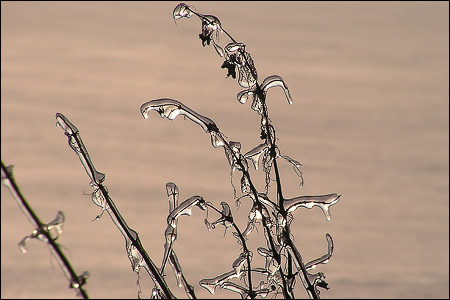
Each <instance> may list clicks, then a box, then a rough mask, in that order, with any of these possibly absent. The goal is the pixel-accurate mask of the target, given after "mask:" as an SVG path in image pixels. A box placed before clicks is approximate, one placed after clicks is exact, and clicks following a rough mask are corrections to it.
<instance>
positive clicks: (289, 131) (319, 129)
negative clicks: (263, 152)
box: [1, 2, 449, 298]
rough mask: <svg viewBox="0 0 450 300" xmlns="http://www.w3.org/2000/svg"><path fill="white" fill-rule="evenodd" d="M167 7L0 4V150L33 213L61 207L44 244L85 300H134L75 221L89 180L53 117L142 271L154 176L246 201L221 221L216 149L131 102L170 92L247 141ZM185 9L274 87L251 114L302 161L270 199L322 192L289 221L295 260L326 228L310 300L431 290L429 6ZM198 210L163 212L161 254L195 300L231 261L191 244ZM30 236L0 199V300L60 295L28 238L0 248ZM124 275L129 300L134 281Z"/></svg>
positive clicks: (438, 79)
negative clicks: (120, 220) (336, 198)
mask: <svg viewBox="0 0 450 300" xmlns="http://www.w3.org/2000/svg"><path fill="white" fill-rule="evenodd" d="M176 4H177V2H89V3H86V2H79V3H78V2H76V3H75V2H2V3H1V158H2V160H3V161H4V163H6V164H13V165H14V166H15V168H14V175H15V177H16V179H17V182H18V184H19V186H20V187H21V189H22V192H23V194H24V195H25V197H26V198H27V199H28V201H29V203H30V204H31V206H32V207H33V208H34V209H35V212H36V213H37V214H38V215H39V216H40V217H41V219H42V220H43V221H47V222H49V221H51V220H53V218H54V217H55V216H56V213H57V211H58V210H62V211H64V213H65V216H66V223H65V226H64V233H63V234H62V236H61V237H60V239H59V240H58V242H59V243H60V244H61V245H63V246H64V248H63V251H64V252H65V253H66V254H67V256H68V258H69V259H70V261H71V262H72V264H73V266H74V268H75V270H76V271H77V272H78V273H80V274H81V273H82V272H83V271H85V270H88V271H89V272H90V278H89V279H88V284H87V285H86V286H85V288H86V290H87V291H88V293H89V296H90V297H92V298H135V297H136V296H137V287H136V279H137V278H136V275H135V273H133V272H132V270H131V267H130V263H129V261H128V258H127V256H126V254H125V249H124V246H125V243H124V240H123V238H122V237H121V235H120V233H119V231H118V230H117V229H116V228H115V227H114V226H113V225H112V223H111V220H110V219H109V217H108V216H107V215H106V214H105V215H104V216H103V218H102V219H101V220H100V221H98V222H92V220H93V219H94V218H95V216H97V215H98V214H99V213H100V209H99V208H98V207H96V206H95V205H94V204H93V203H92V202H91V200H90V197H89V196H85V195H84V194H88V193H90V192H91V191H92V189H91V188H90V187H89V179H88V177H87V175H86V173H85V171H84V169H83V167H82V166H81V164H80V162H79V159H78V158H77V156H76V155H75V154H74V152H73V151H72V150H71V149H70V148H69V147H68V145H67V138H66V137H65V136H64V134H63V131H62V130H61V129H60V128H57V127H55V113H56V112H61V113H63V114H65V115H66V116H67V117H68V118H69V119H70V120H71V121H72V122H73V123H74V124H75V125H76V126H77V127H78V129H79V130H80V132H81V136H82V138H83V140H84V143H85V145H86V147H87V148H88V150H89V152H90V154H91V158H92V159H93V162H94V164H95V166H96V167H97V169H98V170H99V171H101V172H104V173H105V174H106V181H105V184H106V185H107V187H108V188H109V191H110V194H111V197H112V198H113V199H114V200H115V202H116V205H117V206H118V208H119V209H120V211H121V213H122V215H123V216H124V218H125V219H126V220H127V222H128V224H129V225H130V226H131V227H132V228H134V229H136V230H137V231H138V232H139V234H140V237H141V240H142V242H143V244H144V246H145V248H146V249H147V251H148V252H149V254H150V256H151V257H152V258H153V259H154V260H155V262H156V263H157V264H158V265H159V263H160V261H161V257H162V253H163V243H164V230H165V224H166V216H167V206H168V205H167V200H166V195H165V184H166V182H168V181H173V182H175V183H176V184H177V185H178V187H179V188H180V192H181V195H180V197H181V198H180V200H184V199H186V198H188V197H190V196H192V195H197V194H199V195H202V196H203V197H204V198H205V199H207V200H209V201H212V202H213V203H215V204H216V205H217V206H219V204H220V202H221V201H227V202H228V203H229V204H230V206H231V207H232V209H233V212H234V213H235V214H236V216H241V217H242V218H244V220H242V219H241V223H242V224H244V222H245V218H246V214H245V212H246V210H248V209H249V205H248V203H246V202H245V201H244V202H243V204H242V206H241V209H240V210H239V211H238V212H236V207H235V206H234V200H233V192H232V188H231V186H230V179H229V167H228V163H227V161H226V159H225V156H224V153H223V151H222V149H214V148H213V147H211V145H210V140H209V136H208V135H207V134H205V133H204V132H203V130H201V128H199V127H198V126H196V125H195V124H193V123H191V122H189V121H184V120H183V119H182V118H178V119H176V120H175V121H172V122H171V121H168V120H167V119H164V120H163V119H161V118H159V116H158V115H157V114H151V117H150V119H149V120H144V119H143V118H142V117H141V115H140V112H139V107H140V105H141V104H143V103H144V102H146V101H148V100H151V99H156V98H161V97H170V98H174V99H178V100H180V101H182V102H184V103H185V104H186V105H188V106H190V107H191V108H193V109H195V110H197V111H198V112H199V113H201V114H203V115H206V116H208V117H209V118H211V119H213V120H214V121H215V122H216V124H217V125H218V126H219V128H220V129H221V131H222V132H223V133H225V134H226V135H227V136H228V137H229V139H230V140H237V141H240V142H241V143H242V147H243V151H248V150H250V149H251V147H253V146H255V145H257V143H258V142H259V125H258V123H259V118H258V117H257V115H256V114H255V113H254V112H253V111H252V110H251V109H250V107H249V106H250V104H249V103H247V104H245V105H241V104H239V103H238V102H237V101H236V94H237V93H238V92H239V91H240V90H241V89H240V88H239V86H238V85H237V83H236V81H234V80H232V79H230V78H225V77H226V71H225V70H222V69H220V66H221V64H222V59H221V58H220V57H218V56H217V55H216V53H215V51H214V49H213V48H211V47H205V48H203V47H202V46H201V41H200V40H199V39H198V34H199V33H200V27H201V25H200V21H199V20H198V19H196V18H191V19H182V20H179V21H178V22H177V25H175V23H174V21H173V20H172V9H173V8H174V7H175V6H176ZM189 4H192V5H194V6H195V7H196V8H197V10H198V11H199V12H202V13H206V14H213V15H216V16H217V17H219V18H220V20H221V22H222V25H223V27H224V28H225V29H226V30H227V31H228V32H229V33H231V34H232V35H233V37H234V38H235V39H236V40H238V41H241V42H244V43H246V44H247V50H248V51H249V52H250V53H251V54H252V57H253V59H254V61H255V63H256V68H257V69H258V74H259V76H260V78H261V79H263V78H264V77H266V76H269V75H272V74H277V75H280V76H282V77H283V78H284V80H285V81H286V83H287V85H288V87H289V89H290V92H291V95H292V97H293V102H294V103H293V105H292V106H289V105H288V104H287V101H286V99H285V98H284V94H283V92H282V90H281V89H272V90H270V91H269V93H268V105H269V112H270V117H271V119H272V121H273V122H274V124H275V126H276V129H277V136H278V138H279V146H280V149H281V150H282V153H283V154H285V155H289V156H290V157H293V158H295V159H297V160H299V161H300V162H301V163H302V164H303V167H302V168H303V169H302V170H303V172H304V178H305V186H304V188H303V190H299V189H298V178H297V177H296V175H295V173H294V172H293V171H292V169H291V168H290V167H289V166H287V165H284V167H283V168H282V174H281V176H282V179H283V189H284V192H285V195H286V196H289V197H293V196H297V195H317V194H326V193H333V192H336V193H339V194H341V195H342V197H341V200H340V202H339V203H338V204H337V205H335V206H332V207H331V214H332V218H331V222H327V221H326V220H325V218H324V216H323V214H322V212H321V211H320V210H319V209H318V208H314V209H312V210H305V209H298V210H297V211H295V213H294V216H295V220H294V222H293V226H292V230H293V234H294V236H295V241H296V243H297V245H298V247H299V248H300V250H301V251H302V254H303V256H304V259H305V260H311V259H313V258H316V257H318V256H320V255H322V254H323V253H325V252H326V240H325V233H326V232H329V233H330V234H331V235H332V236H333V239H334V242H335V254H334V256H333V258H332V259H331V260H330V262H329V263H328V264H327V265H324V266H320V267H318V269H317V270H319V271H323V272H324V273H325V275H326V276H327V277H326V279H327V281H328V283H329V285H330V288H331V289H330V290H328V291H323V292H322V293H321V297H322V298H448V297H449V267H448V266H449V85H448V82H449V6H448V2H402V3H398V2H380V3H377V2H369V3H360V2H345V3H339V2H338V3H329V2H321V3H310V2H306V3H301V2H288V3H284V2H193V3H189ZM220 42H221V44H222V45H224V44H226V43H227V42H228V39H227V37H226V36H225V35H221V39H220ZM255 178H259V177H255ZM260 179H261V178H260ZM247 202H248V200H247ZM203 218H204V214H203V212H201V211H200V210H198V209H194V211H193V216H191V217H183V218H181V219H180V223H179V226H180V228H179V232H178V233H179V239H178V241H177V243H176V244H175V250H176V252H177V254H178V257H179V259H180V262H181V264H182V266H183V269H184V271H185V274H186V277H187V279H188V281H189V282H190V283H191V284H194V285H195V287H196V292H197V296H198V297H200V298H202V297H212V295H210V294H209V293H208V292H207V291H206V290H204V289H203V288H201V287H199V286H198V281H199V280H200V279H202V278H212V277H214V276H216V275H217V274H219V273H221V272H226V271H229V270H230V269H231V263H232V262H233V260H234V259H235V258H236V257H237V255H238V254H239V245H237V244H236V242H235V240H234V238H233V236H232V235H231V232H228V233H227V235H226V237H225V238H223V237H222V236H223V230H222V229H216V230H215V231H212V232H208V231H207V230H206V228H205V226H204V224H203ZM241 226H243V225H241ZM32 230H33V228H32V226H31V225H30V224H29V222H28V221H27V219H26V217H25V216H24V215H23V214H22V212H21V210H20V209H19V208H18V206H17V204H16V203H15V202H14V200H13V198H12V197H11V195H10V193H9V191H8V190H7V189H6V188H5V187H2V188H1V297H2V298H72V297H74V296H75V294H74V291H73V290H70V289H69V288H68V282H67V280H66V279H65V278H64V276H63V275H62V272H61V270H60V269H59V268H58V266H57V263H56V261H54V260H53V259H52V258H51V256H50V253H49V251H48V249H47V248H46V246H45V245H44V244H43V243H41V242H38V241H35V240H33V241H30V242H29V243H28V248H29V249H28V250H29V251H28V252H27V253H26V254H22V253H20V251H19V249H18V247H17V244H18V242H19V241H20V240H21V239H22V238H23V237H24V236H25V235H28V234H30V233H31V231H32ZM259 235H260V236H261V235H262V232H261V231H260V232H259ZM254 256H255V259H256V256H258V254H257V253H256V251H255V252H254ZM169 271H170V270H169ZM168 280H169V283H170V284H173V282H174V281H173V276H172V274H171V273H170V272H168ZM142 283H143V292H144V294H143V295H142V296H143V297H148V296H149V294H148V293H149V288H148V286H147V285H145V283H148V278H147V277H146V275H145V274H143V273H142ZM298 285H301V283H300V282H298ZM175 291H176V294H177V295H178V296H182V295H183V293H182V291H181V290H177V289H175ZM299 291H301V289H299ZM297 295H298V296H299V297H306V294H302V293H301V292H298V293H297ZM213 296H216V295H213ZM217 296H219V297H235V296H237V294H233V293H231V292H222V291H220V290H218V291H217Z"/></svg>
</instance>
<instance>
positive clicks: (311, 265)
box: [305, 233, 334, 271]
mask: <svg viewBox="0 0 450 300" xmlns="http://www.w3.org/2000/svg"><path fill="white" fill-rule="evenodd" d="M326 238H327V243H328V253H327V254H324V255H322V256H321V257H319V258H316V259H314V260H312V261H310V262H308V263H307V264H306V265H305V268H306V270H307V271H309V270H312V269H314V268H315V267H316V266H317V265H319V264H326V263H327V262H328V261H329V260H330V258H331V256H333V249H334V244H333V239H332V238H331V235H330V234H328V233H327V234H326Z"/></svg>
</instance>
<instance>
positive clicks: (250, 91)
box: [237, 88, 255, 104]
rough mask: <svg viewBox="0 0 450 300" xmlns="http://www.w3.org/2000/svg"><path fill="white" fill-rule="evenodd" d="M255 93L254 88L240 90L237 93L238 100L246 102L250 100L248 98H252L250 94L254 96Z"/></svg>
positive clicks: (242, 102)
mask: <svg viewBox="0 0 450 300" xmlns="http://www.w3.org/2000/svg"><path fill="white" fill-rule="evenodd" d="M254 93H255V91H254V89H253V88H252V89H248V90H243V91H240V92H239V93H238V94H237V100H238V101H239V102H240V103H241V104H245V103H246V102H247V100H248V98H250V96H253V95H254Z"/></svg>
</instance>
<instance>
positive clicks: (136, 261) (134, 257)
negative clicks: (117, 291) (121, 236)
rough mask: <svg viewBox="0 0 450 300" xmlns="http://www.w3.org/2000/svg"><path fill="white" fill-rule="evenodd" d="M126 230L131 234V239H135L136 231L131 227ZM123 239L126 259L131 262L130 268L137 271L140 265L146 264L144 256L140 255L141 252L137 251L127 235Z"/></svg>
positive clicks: (136, 236) (136, 237)
mask: <svg viewBox="0 0 450 300" xmlns="http://www.w3.org/2000/svg"><path fill="white" fill-rule="evenodd" d="M128 230H129V231H130V233H131V235H132V236H133V239H134V240H137V239H138V233H137V232H136V231H134V230H133V229H131V228H128ZM125 241H126V249H127V254H128V259H129V260H130V262H131V269H132V270H133V271H134V272H136V273H139V269H140V268H141V267H144V266H146V263H145V261H144V258H143V257H142V255H141V253H139V251H138V249H137V248H136V246H134V245H133V242H132V241H131V240H130V239H129V238H128V237H126V238H125Z"/></svg>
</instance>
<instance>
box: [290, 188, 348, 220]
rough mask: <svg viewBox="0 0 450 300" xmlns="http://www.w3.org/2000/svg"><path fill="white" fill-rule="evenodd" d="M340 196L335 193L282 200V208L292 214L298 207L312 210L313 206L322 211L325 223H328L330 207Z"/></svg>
mask: <svg viewBox="0 0 450 300" xmlns="http://www.w3.org/2000/svg"><path fill="white" fill-rule="evenodd" d="M340 196H341V195H338V194H335V193H334V194H328V195H319V196H299V197H295V198H291V199H286V200H284V204H283V206H284V209H285V210H286V211H287V212H293V211H294V210H296V209H297V208H298V207H305V208H313V207H314V206H318V207H319V208H320V209H322V211H323V213H324V214H325V217H326V218H327V221H330V218H331V216H330V211H329V209H330V206H331V205H333V204H336V203H337V202H338V201H339V197H340Z"/></svg>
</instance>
